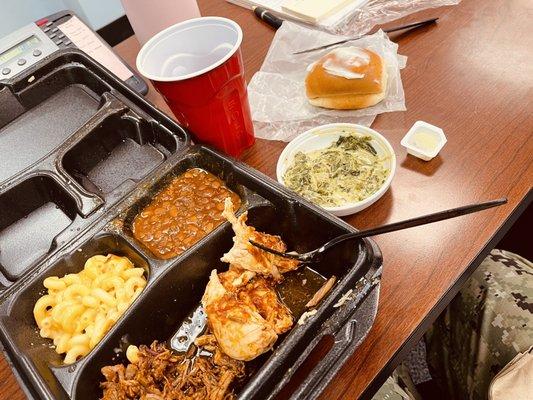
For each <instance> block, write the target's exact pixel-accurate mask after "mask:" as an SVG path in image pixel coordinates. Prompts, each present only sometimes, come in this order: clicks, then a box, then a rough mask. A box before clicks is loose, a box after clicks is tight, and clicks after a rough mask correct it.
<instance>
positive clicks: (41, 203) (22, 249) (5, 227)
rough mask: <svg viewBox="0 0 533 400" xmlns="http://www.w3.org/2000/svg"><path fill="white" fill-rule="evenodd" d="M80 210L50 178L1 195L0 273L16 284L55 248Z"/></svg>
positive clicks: (37, 179)
mask: <svg viewBox="0 0 533 400" xmlns="http://www.w3.org/2000/svg"><path fill="white" fill-rule="evenodd" d="M76 214H77V207H76V204H75V202H74V200H73V199H72V198H71V197H70V196H68V195H67V194H66V192H65V191H64V190H63V188H62V187H61V186H59V184H58V183H57V182H56V181H55V180H54V179H52V178H51V177H49V176H34V177H31V178H29V179H26V180H25V181H23V182H22V183H20V184H18V185H16V186H15V187H13V188H12V189H10V190H8V191H7V192H5V193H3V194H2V195H0V271H1V272H2V273H3V274H4V275H5V276H6V277H7V278H8V279H10V280H11V281H14V280H17V279H18V278H19V277H20V276H22V275H23V274H24V273H25V272H26V271H27V270H28V268H30V267H31V266H32V265H33V264H35V262H37V261H38V260H39V259H41V258H42V257H44V256H45V255H46V254H48V253H49V252H50V251H51V250H53V249H54V248H55V242H54V239H55V237H56V236H57V235H59V234H60V233H61V232H62V231H64V230H65V229H66V228H67V227H68V226H69V225H70V224H71V223H72V221H73V220H74V219H75V217H76Z"/></svg>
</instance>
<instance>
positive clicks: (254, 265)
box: [221, 197, 299, 280]
mask: <svg viewBox="0 0 533 400" xmlns="http://www.w3.org/2000/svg"><path fill="white" fill-rule="evenodd" d="M222 215H223V216H224V217H225V218H226V219H227V220H228V221H229V222H230V223H231V225H232V227H233V231H234V232H235V236H234V237H233V247H232V248H231V249H230V251H228V252H227V253H226V254H224V255H223V256H222V258H221V260H222V261H224V262H227V263H229V264H231V265H232V266H234V267H237V268H239V269H243V270H246V271H251V272H255V273H258V274H261V275H264V276H266V277H272V278H274V279H275V280H281V274H283V273H285V272H289V271H292V270H295V269H297V268H298V267H299V262H298V261H296V260H291V259H288V258H284V257H280V256H277V255H275V254H271V253H268V252H266V251H263V250H261V249H259V248H257V247H255V246H253V245H252V244H251V243H250V240H253V241H255V242H257V243H260V244H262V245H264V246H267V247H269V248H271V249H273V250H277V251H280V252H285V251H286V250H287V245H286V244H285V243H284V242H283V240H281V238H280V237H279V236H274V235H270V234H268V233H262V232H257V231H256V230H255V228H253V227H251V226H248V225H246V219H247V218H248V213H247V212H245V213H243V214H242V215H241V216H240V217H239V218H237V217H236V216H235V211H234V209H233V203H232V202H231V199H230V198H229V197H228V198H227V199H226V202H225V208H224V212H223V213H222Z"/></svg>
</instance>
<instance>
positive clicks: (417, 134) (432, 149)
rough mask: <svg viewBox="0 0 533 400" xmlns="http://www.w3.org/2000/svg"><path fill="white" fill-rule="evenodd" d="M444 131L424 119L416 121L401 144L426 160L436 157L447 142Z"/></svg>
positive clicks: (412, 153)
mask: <svg viewBox="0 0 533 400" xmlns="http://www.w3.org/2000/svg"><path fill="white" fill-rule="evenodd" d="M446 142H447V139H446V135H445V134H444V131H443V130H442V129H441V128H439V127H438V126H435V125H431V124H428V123H427V122H424V121H416V122H415V124H414V125H413V126H412V128H411V129H409V132H407V134H406V135H405V136H404V137H403V139H402V141H401V142H400V144H401V145H402V146H403V147H405V148H406V149H407V152H408V153H409V154H411V155H413V156H415V157H418V158H420V159H422V160H424V161H429V160H431V159H432V158H435V157H436V156H437V154H439V152H440V151H441V150H442V148H443V147H444V145H445V144H446Z"/></svg>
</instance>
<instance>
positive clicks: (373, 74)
mask: <svg viewBox="0 0 533 400" xmlns="http://www.w3.org/2000/svg"><path fill="white" fill-rule="evenodd" d="M305 86H306V92H307V97H308V98H309V102H310V103H311V104H312V105H314V106H318V107H324V108H333V109H338V110H352V109H358V108H365V107H370V106H373V105H375V104H377V103H379V102H380V101H381V100H383V99H384V98H385V94H386V90H387V68H386V65H385V60H383V58H381V56H380V55H379V54H376V53H374V52H373V51H370V50H368V49H362V48H359V47H341V48H338V49H335V50H333V51H331V52H330V53H328V54H326V55H325V56H324V57H322V58H321V59H320V60H318V61H317V62H315V63H313V64H311V65H310V66H309V67H308V74H307V78H306V80H305Z"/></svg>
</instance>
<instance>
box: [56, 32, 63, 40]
mask: <svg viewBox="0 0 533 400" xmlns="http://www.w3.org/2000/svg"><path fill="white" fill-rule="evenodd" d="M64 37H65V35H63V34H62V33H60V34H59V35H58V36H57V38H58V39H63V38H64Z"/></svg>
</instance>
